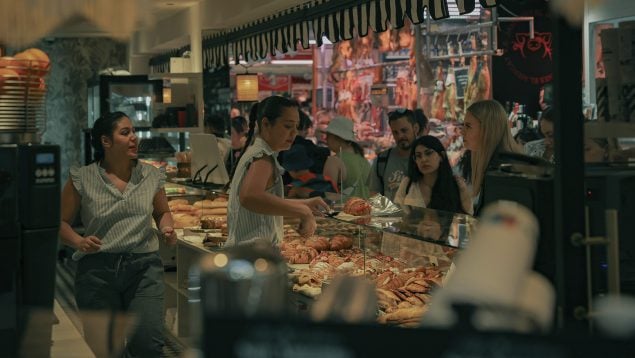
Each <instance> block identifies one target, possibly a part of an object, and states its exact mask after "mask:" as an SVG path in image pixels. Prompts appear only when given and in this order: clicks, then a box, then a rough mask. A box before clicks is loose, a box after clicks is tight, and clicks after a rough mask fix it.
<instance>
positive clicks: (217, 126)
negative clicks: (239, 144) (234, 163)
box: [205, 114, 232, 163]
mask: <svg viewBox="0 0 635 358" xmlns="http://www.w3.org/2000/svg"><path fill="white" fill-rule="evenodd" d="M205 133H208V134H213V135H214V136H215V137H216V142H217V143H218V152H219V153H220V156H221V158H223V163H227V161H228V160H229V152H230V150H231V147H232V143H231V140H229V138H226V134H227V129H226V126H225V120H224V119H223V117H221V116H219V115H215V114H212V115H209V116H207V117H206V118H205Z"/></svg>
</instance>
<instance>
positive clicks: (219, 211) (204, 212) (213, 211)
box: [193, 208, 227, 216]
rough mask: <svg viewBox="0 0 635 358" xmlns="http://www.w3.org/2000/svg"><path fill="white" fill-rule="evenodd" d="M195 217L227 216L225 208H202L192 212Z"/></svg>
mask: <svg viewBox="0 0 635 358" xmlns="http://www.w3.org/2000/svg"><path fill="white" fill-rule="evenodd" d="M193 213H194V214H195V215H196V216H208V215H225V216H226V215H227V208H204V209H197V210H195V211H194V212H193Z"/></svg>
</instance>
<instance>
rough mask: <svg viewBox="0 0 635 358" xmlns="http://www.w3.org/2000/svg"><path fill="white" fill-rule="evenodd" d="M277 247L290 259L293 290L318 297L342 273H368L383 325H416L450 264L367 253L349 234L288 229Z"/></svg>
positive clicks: (379, 317)
mask: <svg viewBox="0 0 635 358" xmlns="http://www.w3.org/2000/svg"><path fill="white" fill-rule="evenodd" d="M284 233H285V236H284V238H283V240H282V241H281V243H280V245H279V247H280V251H281V253H282V256H283V257H284V259H285V260H286V261H287V262H288V264H289V267H290V270H289V278H290V280H291V282H292V283H293V290H294V291H295V292H298V293H301V294H303V295H305V296H308V297H312V298H318V297H319V295H320V294H321V293H322V289H323V288H324V286H325V284H328V282H330V281H331V280H332V279H333V278H334V277H336V276H338V275H353V276H364V277H365V278H367V279H368V280H370V281H371V282H373V283H374V284H375V286H376V293H377V300H378V304H379V312H378V317H377V321H378V322H379V323H383V324H388V325H395V326H401V327H414V326H418V325H419V323H420V322H421V319H422V316H423V315H424V314H425V312H426V311H427V307H428V306H427V305H428V302H429V300H430V293H431V291H432V290H433V289H435V288H436V287H440V286H441V285H442V280H443V277H444V275H445V272H446V268H442V267H439V266H437V265H434V264H431V263H430V262H428V263H426V264H424V265H416V266H413V265H409V264H407V263H406V262H405V261H403V260H401V259H399V258H396V257H392V256H389V255H384V254H382V253H380V252H371V251H364V250H362V249H360V248H359V247H357V246H358V245H355V241H356V240H354V239H353V238H350V237H346V236H345V235H334V236H332V237H327V236H314V237H311V238H302V237H301V236H300V235H299V234H297V232H295V230H294V229H292V228H291V227H285V230H284Z"/></svg>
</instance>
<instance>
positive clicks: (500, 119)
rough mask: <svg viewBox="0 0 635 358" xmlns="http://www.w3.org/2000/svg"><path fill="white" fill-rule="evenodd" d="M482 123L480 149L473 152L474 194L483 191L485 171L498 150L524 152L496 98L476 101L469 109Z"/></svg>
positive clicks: (472, 179) (472, 174)
mask: <svg viewBox="0 0 635 358" xmlns="http://www.w3.org/2000/svg"><path fill="white" fill-rule="evenodd" d="M467 111H468V112H470V114H471V115H472V116H474V118H476V119H477V120H478V121H479V124H480V128H481V130H480V134H481V136H480V138H479V142H480V143H479V144H480V145H479V146H478V148H479V149H478V150H477V151H475V152H472V153H471V166H472V170H471V172H472V173H471V178H470V182H471V183H472V196H476V195H477V194H478V193H479V192H480V191H481V185H482V184H483V179H484V178H485V172H486V171H487V167H488V166H489V163H490V160H491V159H492V157H493V156H494V154H495V153H497V152H514V153H522V152H523V149H522V148H521V147H520V145H519V144H518V143H516V141H515V140H514V137H513V136H512V133H511V131H510V129H509V125H508V123H507V114H506V113H505V109H504V108H503V106H502V105H501V104H500V103H498V102H497V101H494V100H485V101H479V102H474V103H473V104H472V105H470V106H469V107H468V109H467Z"/></svg>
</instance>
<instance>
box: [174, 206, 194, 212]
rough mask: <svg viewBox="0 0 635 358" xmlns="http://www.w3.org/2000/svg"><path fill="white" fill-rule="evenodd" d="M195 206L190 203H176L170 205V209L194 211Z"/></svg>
mask: <svg viewBox="0 0 635 358" xmlns="http://www.w3.org/2000/svg"><path fill="white" fill-rule="evenodd" d="M194 210H195V209H194V207H193V206H192V205H189V204H176V205H170V211H171V212H173V213H174V212H179V211H185V212H192V211H194Z"/></svg>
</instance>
